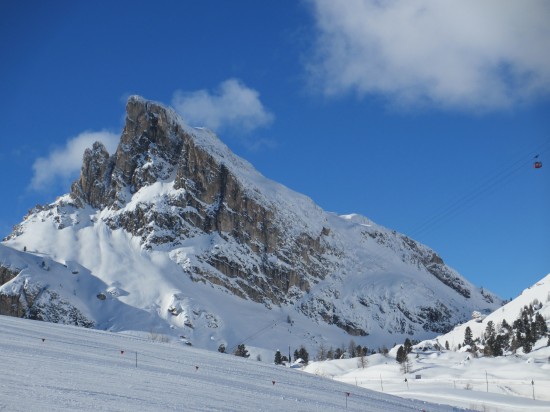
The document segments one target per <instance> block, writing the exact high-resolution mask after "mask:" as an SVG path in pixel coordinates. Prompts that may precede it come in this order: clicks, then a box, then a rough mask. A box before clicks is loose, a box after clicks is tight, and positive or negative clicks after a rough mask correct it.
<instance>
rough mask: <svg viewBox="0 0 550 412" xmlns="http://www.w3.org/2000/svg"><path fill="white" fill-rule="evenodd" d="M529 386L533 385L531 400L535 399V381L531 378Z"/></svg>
mask: <svg viewBox="0 0 550 412" xmlns="http://www.w3.org/2000/svg"><path fill="white" fill-rule="evenodd" d="M531 386H533V400H535V381H534V380H531Z"/></svg>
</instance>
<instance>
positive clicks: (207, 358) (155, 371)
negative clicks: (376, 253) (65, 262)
mask: <svg viewBox="0 0 550 412" xmlns="http://www.w3.org/2000/svg"><path fill="white" fill-rule="evenodd" d="M42 339H44V341H43V340H42ZM121 351H124V352H123V353H121ZM136 353H137V363H138V366H137V367H136ZM0 361H1V362H2V364H3V365H5V366H6V367H7V370H6V372H5V373H4V374H3V376H2V379H1V380H0V410H8V411H34V410H36V411H37V410H47V411H74V410H82V411H86V410H90V411H92V410H93V411H136V410H139V411H159V410H167V411H341V410H344V409H345V408H346V395H345V393H346V392H350V396H349V397H347V409H348V410H350V411H384V412H393V411H395V412H404V411H415V410H416V411H421V410H426V411H433V412H449V411H456V410H458V409H457V408H454V407H450V406H445V405H436V404H428V403H425V402H422V401H413V400H407V399H403V398H399V397H394V396H391V395H386V394H380V393H376V392H373V391H370V390H367V389H361V388H355V387H351V386H350V385H347V384H343V383H340V382H337V381H332V380H328V379H323V378H320V377H317V376H313V375H309V374H306V373H303V372H301V371H299V370H293V369H289V368H285V367H282V366H274V365H269V364H265V363H262V362H257V361H255V360H252V359H243V358H238V357H235V356H232V355H227V354H219V353H216V352H209V351H204V350H199V349H195V348H190V347H187V346H183V345H181V344H169V343H160V342H153V341H150V340H147V339H143V338H138V337H132V336H128V335H121V334H115V333H109V332H101V331H97V330H89V329H83V328H75V327H71V326H64V325H57V324H51V323H46V322H38V321H30V320H23V319H17V318H10V317H5V316H0ZM196 366H198V367H199V368H198V369H197V368H196ZM272 381H275V384H273V383H272Z"/></svg>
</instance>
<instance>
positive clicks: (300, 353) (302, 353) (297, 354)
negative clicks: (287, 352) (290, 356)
mask: <svg viewBox="0 0 550 412" xmlns="http://www.w3.org/2000/svg"><path fill="white" fill-rule="evenodd" d="M297 359H302V360H303V361H304V363H308V362H309V353H308V352H307V350H306V348H305V347H304V345H302V346H300V349H296V350H295V351H294V360H295V361H296V360H297Z"/></svg>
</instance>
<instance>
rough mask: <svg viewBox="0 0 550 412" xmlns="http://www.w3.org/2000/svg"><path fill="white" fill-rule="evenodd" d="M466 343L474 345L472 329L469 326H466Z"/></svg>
mask: <svg viewBox="0 0 550 412" xmlns="http://www.w3.org/2000/svg"><path fill="white" fill-rule="evenodd" d="M464 345H470V346H472V347H473V346H474V340H473V338H472V329H470V327H469V326H466V330H465V331H464Z"/></svg>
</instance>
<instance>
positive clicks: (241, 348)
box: [233, 343, 250, 358]
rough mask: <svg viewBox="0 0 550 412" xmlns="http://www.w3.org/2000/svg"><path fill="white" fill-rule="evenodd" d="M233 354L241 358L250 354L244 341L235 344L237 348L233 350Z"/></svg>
mask: <svg viewBox="0 0 550 412" xmlns="http://www.w3.org/2000/svg"><path fill="white" fill-rule="evenodd" d="M233 355H235V356H240V357H242V358H248V357H249V356H250V354H249V353H248V350H247V349H246V346H245V345H244V343H241V344H240V345H238V346H237V348H236V349H235V351H234V352H233Z"/></svg>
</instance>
